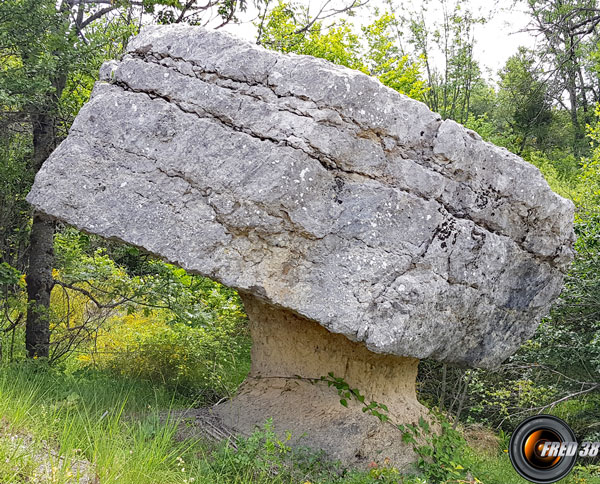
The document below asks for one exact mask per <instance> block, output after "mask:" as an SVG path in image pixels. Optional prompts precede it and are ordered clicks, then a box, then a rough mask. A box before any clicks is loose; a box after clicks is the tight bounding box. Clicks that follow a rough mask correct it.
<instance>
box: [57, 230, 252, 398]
mask: <svg viewBox="0 0 600 484" xmlns="http://www.w3.org/2000/svg"><path fill="white" fill-rule="evenodd" d="M101 243H102V242H101V241H100V240H99V239H97V238H94V237H91V236H88V235H85V234H82V233H80V232H78V231H76V230H74V229H65V230H63V231H62V232H60V233H58V234H57V235H56V237H55V251H56V255H57V257H56V260H57V264H58V267H59V269H58V270H56V271H55V278H56V279H57V281H59V284H58V285H57V286H56V287H55V289H54V291H53V294H52V296H53V299H52V310H53V318H52V321H53V325H52V330H53V333H52V335H53V340H52V341H53V344H54V347H55V348H57V349H56V350H55V352H58V355H60V356H63V355H64V356H65V357H69V356H70V355H71V354H72V351H73V350H74V349H76V350H77V358H76V361H71V362H70V363H69V364H70V365H71V366H77V365H84V366H86V367H92V368H98V369H103V370H108V371H110V372H112V373H114V374H118V375H122V376H129V377H136V378H141V379H145V380H148V381H151V382H160V383H163V384H165V385H166V386H168V387H169V388H175V389H177V390H178V391H179V392H181V393H185V394H187V395H192V396H196V397H198V396H199V395H202V396H203V398H204V399H205V400H213V399H215V398H218V397H221V396H223V395H229V394H231V393H232V392H233V391H234V390H235V388H236V387H237V385H239V383H240V382H241V380H242V379H243V378H244V376H245V374H246V373H247V371H248V355H249V346H250V342H249V336H248V334H247V331H246V316H245V313H244V312H243V308H242V304H241V301H240V300H239V298H238V296H237V294H236V293H235V292H234V291H233V290H231V289H228V288H226V287H224V286H222V285H221V284H219V283H217V282H214V281H211V280H209V279H206V278H204V277H199V276H193V275H191V274H188V273H187V272H186V271H184V270H183V269H181V268H179V267H176V266H173V265H171V264H166V263H164V262H162V261H158V260H156V259H151V258H150V259H146V260H144V262H143V264H142V265H141V266H140V265H138V267H133V268H131V267H130V269H133V272H134V273H130V272H128V271H127V270H125V269H124V268H122V267H119V266H118V265H117V264H116V263H115V262H114V261H113V259H111V257H109V256H108V254H107V250H106V249H105V248H104V247H102V246H100V245H101ZM113 251H114V248H113ZM119 252H120V253H122V254H130V255H133V256H134V257H136V258H138V259H139V258H140V254H139V250H138V249H135V248H133V247H127V246H121V247H120V249H119ZM125 260H128V259H127V258H126V259H125ZM135 272H137V274H135ZM91 298H93V301H95V302H93V303H92V302H90V299H91ZM92 316H93V317H92ZM79 327H85V328H86V331H85V332H84V333H83V336H82V337H80V339H79V340H77V341H73V339H72V338H69V335H71V334H72V333H73V330H72V328H79ZM75 334H76V335H79V334H80V333H79V332H75ZM61 344H62V346H61ZM65 345H66V348H65V351H64V352H63V353H62V355H61V349H60V348H61V347H64V346H65Z"/></svg>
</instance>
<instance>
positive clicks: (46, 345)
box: [25, 113, 55, 358]
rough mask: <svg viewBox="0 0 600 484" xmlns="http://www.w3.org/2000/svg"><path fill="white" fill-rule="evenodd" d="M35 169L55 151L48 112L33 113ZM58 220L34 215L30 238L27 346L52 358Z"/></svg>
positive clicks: (31, 353) (31, 354) (29, 350)
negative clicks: (51, 304) (53, 274)
mask: <svg viewBox="0 0 600 484" xmlns="http://www.w3.org/2000/svg"><path fill="white" fill-rule="evenodd" d="M32 125H33V126H32V128H33V159H32V168H33V170H34V172H35V173H37V172H38V170H39V169H40V167H41V166H42V163H43V162H44V161H45V160H46V158H48V156H50V153H52V151H53V150H54V141H55V140H54V122H53V119H52V117H51V116H49V115H48V114H45V113H36V114H34V115H32ZM53 242H54V223H53V222H52V221H50V220H49V219H47V218H45V217H43V216H42V215H41V214H39V213H35V212H34V214H33V225H32V227H31V235H30V240H29V270H28V272H27V277H26V281H27V324H26V326H25V346H26V348H27V355H28V356H29V357H30V358H33V357H36V356H37V357H40V358H43V357H48V354H49V351H50V320H49V309H50V292H51V291H52V286H53V285H54V282H53V278H52V267H53V264H54V248H53Z"/></svg>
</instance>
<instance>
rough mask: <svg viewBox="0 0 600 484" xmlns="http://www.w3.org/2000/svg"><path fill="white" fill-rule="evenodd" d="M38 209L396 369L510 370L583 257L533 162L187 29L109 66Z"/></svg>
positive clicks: (356, 82) (383, 95) (426, 114)
mask: <svg viewBox="0 0 600 484" xmlns="http://www.w3.org/2000/svg"><path fill="white" fill-rule="evenodd" d="M101 79H102V80H101V81H100V82H99V83H98V84H97V85H96V87H95V88H94V92H93V96H92V99H91V100H90V102H89V103H87V104H86V105H85V106H84V107H83V109H82V110H81V112H80V114H79V115H78V116H77V119H76V120H75V123H74V124H73V127H72V129H71V132H70V134H69V136H68V138H67V139H66V140H65V141H64V142H63V143H62V144H61V145H60V146H59V147H58V148H57V150H56V151H55V152H54V153H53V155H52V156H51V157H50V159H49V160H48V161H47V162H46V163H45V164H44V166H43V168H42V170H41V171H40V172H39V174H38V175H37V177H36V180H35V185H34V188H33V190H32V192H31V193H30V195H29V197H28V200H29V201H30V202H31V203H32V204H33V205H34V206H35V207H36V208H37V209H38V210H40V211H41V212H44V213H46V214H48V215H50V216H52V217H55V218H58V219H61V220H64V221H66V222H68V223H69V224H72V225H74V226H76V227H79V228H80V229H83V230H85V231H87V232H92V233H96V234H99V235H102V236H104V237H108V238H113V239H119V240H122V241H125V242H128V243H130V244H134V245H136V246H140V247H143V248H144V249H146V250H148V251H150V252H151V253H154V254H157V255H159V256H160V257H162V258H164V259H166V260H169V261H171V262H173V263H175V264H178V265H180V266H182V267H184V268H185V269H187V270H190V271H192V272H195V273H199V274H203V275H205V276H208V277H210V278H213V279H216V280H218V281H221V282H223V283H224V284H226V285H228V286H231V287H234V288H237V289H239V290H241V291H243V292H245V293H249V294H252V295H254V296H258V297H260V298H261V299H263V300H265V301H267V302H269V303H270V304H272V305H274V306H278V307H283V308H286V309H289V310H290V311H292V312H293V313H295V314H298V315H301V316H303V317H304V318H307V319H309V320H314V321H317V322H319V323H320V324H321V325H322V326H324V327H325V328H327V329H328V330H330V331H331V332H334V333H342V334H344V335H346V336H347V337H348V338H350V339H351V340H353V341H363V342H364V343H365V344H366V346H367V348H368V349H370V350H371V351H374V352H378V353H389V354H394V355H401V356H409V357H416V358H425V357H431V358H435V359H437V360H440V361H447V362H451V363H459V364H468V365H474V366H493V365H495V364H497V363H499V362H500V361H502V360H503V359H504V358H506V357H507V356H508V355H510V354H511V353H512V352H513V351H515V350H516V349H517V348H518V346H519V345H520V344H521V343H522V342H523V340H525V339H526V338H528V337H530V336H531V335H532V333H533V331H534V329H535V327H536V325H537V323H538V321H539V319H540V317H541V316H542V315H544V314H545V313H546V312H547V310H548V308H549V305H550V303H551V302H552V301H553V299H555V298H556V297H557V296H558V294H559V292H560V289H561V285H562V281H563V274H564V272H565V271H566V269H567V267H568V265H569V263H570V261H571V258H572V254H573V250H572V245H573V241H574V235H573V229H572V220H573V207H572V204H571V203H570V202H569V201H567V200H565V199H563V198H561V197H560V196H558V195H556V194H555V193H554V192H552V190H551V189H550V188H549V187H548V185H547V183H546V182H545V181H544V179H543V178H542V176H541V174H540V172H539V171H538V170H537V168H535V167H534V166H532V165H530V164H529V163H526V162H524V161H523V160H522V159H520V158H519V157H517V156H516V155H513V154H511V153H509V152H508V151H506V150H504V149H500V148H497V147H495V146H493V145H491V144H489V143H486V142H483V141H482V140H481V138H480V137H479V136H478V135H477V134H476V133H474V132H472V131H469V130H467V129H465V128H463V127H462V126H460V125H458V124H456V123H455V122H453V121H442V120H441V119H440V116H439V115H437V114H435V113H432V112H431V111H429V109H428V108H427V107H426V106H425V105H424V104H422V103H420V102H417V101H414V100H412V99H409V98H407V97H406V96H403V95H400V94H398V93H396V92H395V91H392V90H391V89H388V88H386V87H384V86H383V85H381V84H380V83H379V82H378V81H376V80H374V79H372V78H370V77H368V76H366V75H364V74H361V73H359V72H356V71H352V70H349V69H346V68H343V67H338V66H334V65H332V64H330V63H328V62H325V61H323V60H318V59H314V58H311V57H306V56H296V55H281V54H277V53H274V52H270V51H267V50H264V49H262V48H260V47H256V46H254V45H251V44H250V43H247V42H243V41H240V40H237V39H235V38H233V37H230V36H229V35H227V34H223V33H218V32H209V31H205V30H203V29H201V28H196V27H188V26H181V25H176V26H165V27H149V28H146V29H145V30H144V31H143V32H142V33H141V35H139V36H138V37H137V38H135V39H134V40H133V41H132V42H131V45H130V46H129V48H128V53H127V55H125V57H124V58H123V59H122V61H120V62H111V63H107V64H105V65H104V66H103V67H102V69H101Z"/></svg>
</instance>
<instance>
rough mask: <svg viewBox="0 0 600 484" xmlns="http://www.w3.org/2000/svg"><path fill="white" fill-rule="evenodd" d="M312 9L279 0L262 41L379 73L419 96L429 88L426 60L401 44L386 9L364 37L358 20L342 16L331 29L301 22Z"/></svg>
mask: <svg viewBox="0 0 600 484" xmlns="http://www.w3.org/2000/svg"><path fill="white" fill-rule="evenodd" d="M307 15H308V11H307V9H306V8H304V7H301V6H298V5H293V4H288V3H281V2H280V3H279V4H278V5H277V7H275V8H273V10H272V11H271V12H270V13H269V15H268V16H267V18H266V19H265V22H264V26H263V29H262V32H261V37H260V42H261V44H262V45H264V46H265V47H267V48H270V49H273V50H278V51H280V52H284V53H289V52H293V53H296V54H306V55H312V56H314V57H320V58H323V59H327V60H328V61H330V62H333V63H335V64H339V65H343V66H346V67H349V68H351V69H357V70H360V71H362V72H364V73H366V74H369V75H372V76H375V77H377V78H378V79H379V80H380V81H381V82H382V83H383V84H385V85H386V86H388V87H391V88H392V89H395V90H396V91H398V92H401V93H403V94H406V95H408V96H410V97H413V98H415V99H418V100H423V99H424V96H425V93H426V91H427V87H426V85H425V81H424V80H423V79H422V76H421V68H422V61H421V60H417V61H414V60H412V59H411V58H410V56H408V55H403V54H401V53H400V51H399V49H398V48H397V47H396V45H395V38H394V35H395V34H394V32H393V29H394V28H395V22H396V20H395V18H394V16H393V15H391V14H389V13H384V14H383V15H381V16H380V17H379V18H377V19H375V21H374V22H373V23H372V24H371V25H367V26H364V27H362V34H363V35H362V37H359V36H357V35H356V34H354V33H353V30H352V24H350V23H349V22H347V21H344V20H341V21H339V22H338V23H337V24H334V25H332V26H330V27H328V28H325V27H323V24H322V23H321V22H314V23H313V24H312V25H311V26H310V28H308V29H304V28H302V27H300V23H301V20H302V19H305V18H306V17H307Z"/></svg>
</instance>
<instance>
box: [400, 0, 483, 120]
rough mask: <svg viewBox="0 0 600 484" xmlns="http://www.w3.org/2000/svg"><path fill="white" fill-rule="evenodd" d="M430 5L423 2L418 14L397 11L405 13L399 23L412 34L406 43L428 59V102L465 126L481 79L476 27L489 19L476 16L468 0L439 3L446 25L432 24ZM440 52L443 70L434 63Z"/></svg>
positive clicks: (425, 59)
mask: <svg viewBox="0 0 600 484" xmlns="http://www.w3.org/2000/svg"><path fill="white" fill-rule="evenodd" d="M389 4H390V5H392V2H391V0H390V1H389ZM430 4H431V1H429V0H428V1H426V2H423V3H422V4H421V9H420V10H419V11H416V12H415V11H413V12H411V11H410V10H409V9H408V8H406V7H405V6H401V7H400V8H395V10H396V11H397V10H401V11H402V12H403V13H402V15H401V16H399V18H398V22H399V24H400V25H401V26H402V27H403V28H404V30H405V31H407V33H408V34H409V35H408V41H407V42H406V43H407V44H408V45H409V46H411V47H412V49H413V51H414V54H415V55H416V56H418V57H421V58H422V59H424V63H425V71H426V75H427V84H428V87H429V90H428V91H427V94H426V95H425V102H426V103H427V105H428V106H429V107H430V108H431V109H432V110H433V111H436V112H439V113H440V114H441V115H442V117H443V118H452V119H455V120H456V121H458V122H460V123H463V124H464V123H466V122H467V121H468V120H469V113H470V110H471V92H472V87H473V86H474V85H475V84H476V83H477V82H478V81H479V80H480V78H481V72H480V69H479V65H478V64H477V62H476V61H475V58H474V56H473V48H474V45H475V37H474V27H475V26H476V25H477V24H481V23H484V22H485V19H484V18H483V17H479V16H476V15H475V14H473V12H472V11H471V10H470V9H469V8H468V4H467V2H466V1H465V0H438V1H437V5H436V6H437V8H438V9H439V10H441V12H442V21H441V23H440V24H439V25H438V24H435V23H434V24H431V22H430V21H429V20H428V16H427V9H428V7H429V6H430ZM398 35H400V34H398ZM436 52H438V53H440V54H441V56H442V67H441V69H438V68H436V67H435V65H434V62H433V58H434V56H435V53H436Z"/></svg>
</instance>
